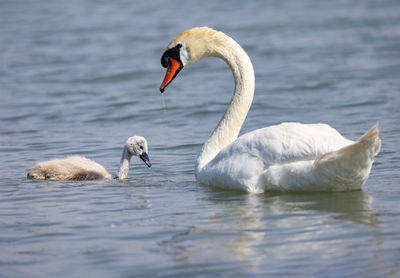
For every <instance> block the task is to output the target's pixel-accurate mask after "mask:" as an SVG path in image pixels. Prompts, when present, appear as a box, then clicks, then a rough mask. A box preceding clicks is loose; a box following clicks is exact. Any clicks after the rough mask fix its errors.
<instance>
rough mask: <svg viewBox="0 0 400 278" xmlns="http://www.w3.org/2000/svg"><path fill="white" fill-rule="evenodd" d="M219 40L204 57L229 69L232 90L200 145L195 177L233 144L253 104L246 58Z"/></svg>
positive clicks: (235, 46) (232, 45)
mask: <svg viewBox="0 0 400 278" xmlns="http://www.w3.org/2000/svg"><path fill="white" fill-rule="evenodd" d="M219 36H223V37H222V38H220V40H219V43H218V44H216V45H211V46H209V52H208V53H209V54H208V55H207V56H209V57H218V58H221V59H222V60H224V61H225V62H226V63H227V64H228V65H229V67H230V68H231V70H232V74H233V77H234V80H235V90H234V93H233V96H232V99H231V101H230V103H229V106H228V108H227V110H226V111H225V114H224V116H223V117H222V118H221V120H220V121H219V123H218V125H217V127H216V128H215V129H214V131H213V133H212V134H211V136H210V138H209V139H208V140H207V142H206V143H205V144H204V145H203V149H202V151H201V153H200V155H199V157H198V159H197V164H196V173H199V172H200V171H201V169H202V168H203V167H204V166H205V165H207V163H208V162H210V161H211V160H212V159H213V158H214V157H215V156H216V155H217V154H218V153H219V152H220V150H221V149H223V148H224V147H226V146H227V145H229V144H230V143H231V142H233V141H234V140H236V138H237V137H238V135H239V132H240V128H241V127H242V125H243V122H244V120H245V119H246V115H247V113H248V111H249V109H250V106H251V103H252V101H253V95H254V69H253V65H252V63H251V61H250V58H249V56H248V55H247V54H246V52H245V51H244V50H243V48H242V47H241V46H240V45H239V44H238V43H236V42H235V41H234V40H233V39H231V38H230V37H228V36H227V35H225V34H223V33H220V32H219ZM221 41H222V43H221Z"/></svg>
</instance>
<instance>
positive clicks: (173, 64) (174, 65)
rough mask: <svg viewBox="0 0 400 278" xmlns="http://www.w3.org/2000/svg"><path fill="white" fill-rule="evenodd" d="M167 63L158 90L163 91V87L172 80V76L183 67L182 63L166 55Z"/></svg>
mask: <svg viewBox="0 0 400 278" xmlns="http://www.w3.org/2000/svg"><path fill="white" fill-rule="evenodd" d="M168 60H169V63H168V67H167V72H166V73H165V77H164V81H163V82H162V83H161V86H160V91H161V93H163V92H164V90H165V88H166V87H167V86H168V85H169V83H171V82H172V80H174V78H175V77H176V76H177V75H178V73H179V72H180V71H181V69H182V68H183V65H182V63H181V62H179V61H178V60H175V59H174V58H171V57H168Z"/></svg>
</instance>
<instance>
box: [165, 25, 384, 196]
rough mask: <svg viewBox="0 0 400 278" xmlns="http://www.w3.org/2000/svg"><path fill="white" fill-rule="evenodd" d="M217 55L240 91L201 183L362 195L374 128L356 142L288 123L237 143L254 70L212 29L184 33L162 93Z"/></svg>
mask: <svg viewBox="0 0 400 278" xmlns="http://www.w3.org/2000/svg"><path fill="white" fill-rule="evenodd" d="M204 57H218V58H221V59H222V60H224V61H225V62H226V63H227V64H228V65H229V67H230V68H231V70H232V73H233V77H234V79H235V91H234V93H233V97H232V99H231V101H230V103H229V106H228V108H227V110H226V112H225V114H224V116H223V117H222V119H221V120H220V122H219V124H218V125H217V127H216V128H215V130H214V132H213V133H212V135H211V137H210V138H209V139H208V140H207V142H206V143H205V144H204V146H203V149H202V151H201V153H200V155H199V157H198V159H197V163H196V177H197V180H198V181H199V182H201V183H204V184H208V185H212V186H217V187H223V188H230V189H240V190H245V191H248V192H263V191H264V190H274V191H348V190H357V189H361V187H362V185H363V184H364V183H365V181H366V180H367V178H368V175H369V172H370V170H371V166H372V163H373V159H374V156H375V155H376V154H377V153H378V151H379V149H380V146H381V141H380V139H379V132H378V127H377V126H374V127H372V128H371V129H370V130H369V131H368V132H367V133H365V134H364V135H363V136H362V137H361V138H360V139H359V140H358V141H356V142H354V141H351V140H348V139H346V138H344V137H343V136H342V135H340V134H339V133H338V132H337V131H336V130H335V129H333V128H332V127H330V126H328V125H326V124H300V123H282V124H280V125H276V126H270V127H266V128H261V129H257V130H254V131H252V132H249V133H246V134H244V135H242V136H240V137H239V138H238V134H239V131H240V128H241V126H242V124H243V122H244V120H245V118H246V115H247V113H248V111H249V109H250V106H251V103H252V100H253V95H254V70H253V66H252V64H251V61H250V58H249V57H248V56H247V54H246V52H245V51H244V50H243V48H242V47H241V46H240V45H239V44H238V43H236V42H235V41H234V40H233V39H232V38H230V37H229V36H227V35H225V34H224V33H222V32H218V31H215V30H213V29H210V28H207V27H199V28H193V29H189V30H186V31H184V32H183V33H181V34H180V35H178V36H177V37H176V38H175V39H173V40H172V41H171V42H170V44H169V46H168V49H167V50H166V51H165V52H164V54H163V55H162V57H161V64H162V66H163V67H165V68H167V72H166V75H165V78H164V81H163V82H162V84H161V87H160V90H161V92H164V90H165V88H166V87H167V86H168V84H169V83H170V82H171V81H172V80H173V79H174V78H175V77H176V76H177V74H178V73H179V71H180V70H182V68H183V67H185V66H188V65H190V64H192V63H194V62H196V61H198V60H199V59H201V58H204Z"/></svg>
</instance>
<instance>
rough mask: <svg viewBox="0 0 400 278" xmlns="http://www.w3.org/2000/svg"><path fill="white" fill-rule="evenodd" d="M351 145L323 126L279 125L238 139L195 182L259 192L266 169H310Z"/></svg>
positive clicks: (223, 150)
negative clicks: (321, 158)
mask: <svg viewBox="0 0 400 278" xmlns="http://www.w3.org/2000/svg"><path fill="white" fill-rule="evenodd" d="M352 143H353V141H351V140H348V139H346V138H344V137H343V136H342V135H340V133H339V132H337V131H336V130H335V129H333V128H332V127H330V126H329V125H326V124H300V123H282V124H280V125H275V126H270V127H266V128H262V129H257V130H254V131H252V132H249V133H246V134H244V135H242V136H240V137H239V138H238V139H236V140H235V141H233V142H232V143H231V144H230V145H228V146H227V147H225V148H224V149H222V150H221V151H220V152H219V153H218V154H217V156H215V158H214V159H212V160H211V161H210V162H209V163H208V164H207V165H206V166H205V167H204V168H203V169H202V170H201V171H200V172H199V173H198V179H199V181H200V182H203V183H206V184H210V185H215V186H221V187H225V188H232V189H242V190H245V191H249V192H263V191H264V178H263V177H262V176H263V174H264V172H265V171H266V169H268V168H270V167H272V166H277V165H287V166H288V167H289V168H290V165H291V166H293V167H300V166H299V165H302V166H301V167H303V166H305V165H308V166H307V167H312V166H313V163H314V161H315V160H316V159H318V158H319V157H320V156H322V155H324V154H325V153H328V152H332V151H336V150H339V149H340V148H342V147H344V146H347V145H350V144H352ZM289 168H288V169H289Z"/></svg>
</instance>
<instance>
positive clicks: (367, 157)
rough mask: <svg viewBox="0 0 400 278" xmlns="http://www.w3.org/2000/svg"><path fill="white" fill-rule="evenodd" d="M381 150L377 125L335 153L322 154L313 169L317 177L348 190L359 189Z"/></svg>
mask: <svg viewBox="0 0 400 278" xmlns="http://www.w3.org/2000/svg"><path fill="white" fill-rule="evenodd" d="M380 148H381V139H380V138H379V130H378V124H376V125H375V126H373V127H372V128H371V129H370V130H369V131H367V132H366V133H365V134H364V135H363V136H361V137H360V139H359V140H358V141H357V142H355V143H353V144H351V145H349V146H346V147H343V148H341V149H339V150H337V151H334V152H329V153H326V154H323V155H322V156H320V157H319V158H318V159H316V160H315V162H314V164H313V168H314V170H315V171H316V173H318V175H319V176H324V177H326V178H327V179H329V177H330V176H331V177H332V178H331V179H332V181H333V182H339V183H341V184H343V186H345V187H346V188H347V189H348V190H353V189H360V188H361V186H362V185H363V184H364V183H365V181H366V180H367V178H368V176H369V173H370V170H371V167H372V163H373V162H374V157H375V155H376V154H378V152H379V150H380Z"/></svg>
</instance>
